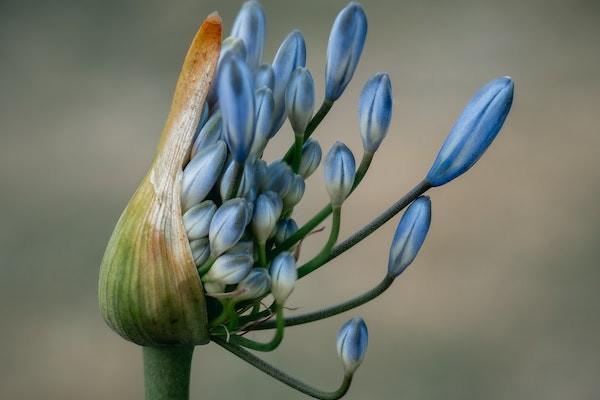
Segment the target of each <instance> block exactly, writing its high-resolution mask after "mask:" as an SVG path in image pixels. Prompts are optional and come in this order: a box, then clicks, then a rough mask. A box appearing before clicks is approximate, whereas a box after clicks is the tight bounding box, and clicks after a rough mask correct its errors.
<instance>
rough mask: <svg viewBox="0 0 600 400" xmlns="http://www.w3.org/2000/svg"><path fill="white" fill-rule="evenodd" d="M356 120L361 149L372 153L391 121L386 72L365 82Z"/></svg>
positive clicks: (390, 102)
mask: <svg viewBox="0 0 600 400" xmlns="http://www.w3.org/2000/svg"><path fill="white" fill-rule="evenodd" d="M358 120H359V123H360V138H361V139H362V143H363V149H364V151H365V153H370V154H373V153H375V151H377V149H378V148H379V145H380V144H381V142H382V141H383V139H384V138H385V135H387V131H388V128H389V127H390V122H391V121H392V85H391V83H390V77H389V76H388V74H377V75H375V76H374V77H373V78H371V79H369V80H368V81H367V83H366V84H365V86H364V88H363V90H362V93H361V95H360V100H359V106H358Z"/></svg>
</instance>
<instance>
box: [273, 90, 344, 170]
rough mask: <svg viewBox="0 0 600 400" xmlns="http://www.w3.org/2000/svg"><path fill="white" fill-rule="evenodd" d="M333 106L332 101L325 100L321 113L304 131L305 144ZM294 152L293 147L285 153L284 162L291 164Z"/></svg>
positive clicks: (317, 114) (315, 116)
mask: <svg viewBox="0 0 600 400" xmlns="http://www.w3.org/2000/svg"><path fill="white" fill-rule="evenodd" d="M332 106H333V102H332V101H328V100H323V103H322V104H321V107H320V108H319V111H317V113H316V114H315V115H314V116H313V117H312V119H311V120H310V122H309V123H308V126H307V127H306V131H304V137H303V140H304V141H305V142H306V140H307V139H308V138H309V137H310V136H311V135H312V134H313V132H314V131H315V129H317V126H319V124H320V123H321V121H323V119H324V118H325V116H326V115H327V113H328V112H329V110H331V107H332ZM293 151H294V147H293V146H291V147H290V148H289V149H288V151H287V152H286V153H285V156H283V160H284V161H285V162H288V163H289V161H290V158H291V157H292V154H293Z"/></svg>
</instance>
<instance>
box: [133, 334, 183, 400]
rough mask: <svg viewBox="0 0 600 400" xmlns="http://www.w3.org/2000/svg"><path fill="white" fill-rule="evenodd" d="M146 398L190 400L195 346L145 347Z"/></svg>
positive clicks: (148, 399)
mask: <svg viewBox="0 0 600 400" xmlns="http://www.w3.org/2000/svg"><path fill="white" fill-rule="evenodd" d="M143 352H144V388H145V399H146V400H188V399H189V395H190V370H191V366H192V354H193V352H194V347H193V346H181V347H144V348H143Z"/></svg>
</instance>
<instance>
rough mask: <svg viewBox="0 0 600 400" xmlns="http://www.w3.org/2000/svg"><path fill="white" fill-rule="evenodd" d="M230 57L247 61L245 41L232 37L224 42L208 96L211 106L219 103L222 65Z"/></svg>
mask: <svg viewBox="0 0 600 400" xmlns="http://www.w3.org/2000/svg"><path fill="white" fill-rule="evenodd" d="M229 57H237V58H239V59H240V60H246V46H245V45H244V41H243V40H242V39H240V38H237V37H233V36H230V37H228V38H226V39H225V40H223V43H222V44H221V52H220V53H219V60H218V62H217V68H216V72H215V78H214V81H213V83H212V85H211V87H210V90H209V92H208V96H207V101H208V103H209V104H213V105H214V104H215V103H217V100H218V99H217V88H218V87H219V76H220V75H221V65H222V63H223V60H225V59H227V58H229Z"/></svg>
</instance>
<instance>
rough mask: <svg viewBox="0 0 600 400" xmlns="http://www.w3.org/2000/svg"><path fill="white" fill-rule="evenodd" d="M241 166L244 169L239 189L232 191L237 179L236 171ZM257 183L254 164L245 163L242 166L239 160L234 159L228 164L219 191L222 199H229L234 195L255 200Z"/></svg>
mask: <svg viewBox="0 0 600 400" xmlns="http://www.w3.org/2000/svg"><path fill="white" fill-rule="evenodd" d="M239 168H243V169H244V170H243V172H242V177H241V180H240V182H239V184H238V188H237V191H236V192H235V193H232V192H233V186H234V185H235V179H236V175H235V171H236V169H239ZM255 185H256V180H255V176H254V165H253V164H250V163H245V164H244V166H243V167H241V166H240V165H239V164H237V161H235V160H233V161H231V162H230V163H229V164H228V165H227V167H226V168H225V172H223V176H222V177H221V182H220V183H219V193H220V195H221V199H222V200H229V199H230V198H234V197H245V198H246V199H247V200H250V201H254V198H255V197H256V192H254V191H253V190H254V187H255ZM253 193H254V194H253Z"/></svg>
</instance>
